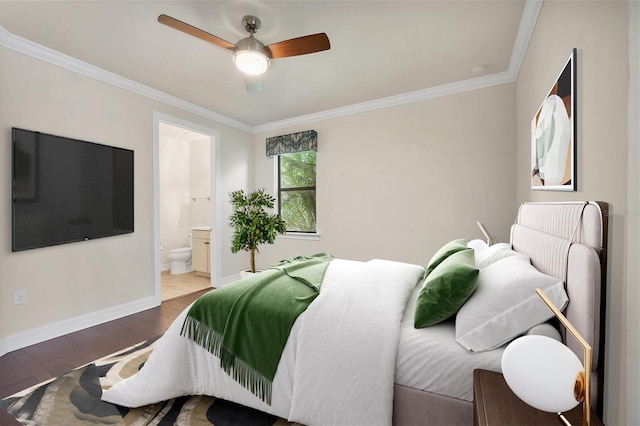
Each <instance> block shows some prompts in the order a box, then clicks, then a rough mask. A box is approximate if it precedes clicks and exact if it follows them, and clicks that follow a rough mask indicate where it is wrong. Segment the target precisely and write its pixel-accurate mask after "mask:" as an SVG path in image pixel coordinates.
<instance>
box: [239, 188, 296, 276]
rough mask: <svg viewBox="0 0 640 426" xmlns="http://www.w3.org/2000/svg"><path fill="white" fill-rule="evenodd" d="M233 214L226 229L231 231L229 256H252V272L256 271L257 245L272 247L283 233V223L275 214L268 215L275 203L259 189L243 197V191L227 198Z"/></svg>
mask: <svg viewBox="0 0 640 426" xmlns="http://www.w3.org/2000/svg"><path fill="white" fill-rule="evenodd" d="M229 198H230V201H231V205H232V206H233V213H232V214H231V216H229V226H231V227H232V228H234V233H233V237H232V240H231V252H232V253H237V252H239V251H240V250H244V251H248V252H250V253H251V272H255V271H256V260H255V253H256V251H257V252H259V250H258V246H259V245H260V244H273V243H274V242H275V241H276V236H277V235H278V234H282V233H284V232H286V227H285V222H284V220H282V218H281V217H280V216H278V215H277V214H273V213H269V210H271V209H273V206H274V204H275V201H276V199H275V198H274V197H273V196H272V195H270V194H267V193H266V192H265V189H264V188H263V189H259V190H258V191H254V192H252V193H251V194H246V193H245V192H244V191H243V190H242V189H240V190H237V191H233V192H231V193H230V194H229Z"/></svg>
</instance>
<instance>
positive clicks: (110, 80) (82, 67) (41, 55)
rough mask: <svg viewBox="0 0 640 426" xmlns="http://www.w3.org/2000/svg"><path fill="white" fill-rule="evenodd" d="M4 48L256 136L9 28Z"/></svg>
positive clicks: (1, 34) (2, 34) (0, 39)
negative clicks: (24, 36) (12, 32)
mask: <svg viewBox="0 0 640 426" xmlns="http://www.w3.org/2000/svg"><path fill="white" fill-rule="evenodd" d="M0 45H2V46H4V47H6V48H8V49H12V50H15V51H17V52H20V53H24V54H25V55H28V56H31V57H34V58H36V59H40V60H42V61H45V62H49V63H51V64H54V65H57V66H60V67H63V68H66V69H68V70H70V71H74V72H77V73H78V74H82V75H85V76H87V77H91V78H93V79H95V80H98V81H102V82H104V83H107V84H110V85H112V86H115V87H118V88H121V89H124V90H127V91H129V92H133V93H136V94H138V95H141V96H144V97H146V98H149V99H152V100H154V101H158V102H162V103H164V104H166V105H170V106H173V107H176V108H180V109H182V110H184V111H188V112H191V113H193V114H196V115H198V116H200V117H204V118H208V119H210V120H214V121H217V122H218V123H221V124H224V125H227V126H229V127H233V128H236V129H239V130H243V131H245V132H250V133H251V132H253V127H252V126H251V125H249V124H246V123H243V122H241V121H238V120H235V119H233V118H231V117H227V116H226V115H223V114H220V113H217V112H215V111H211V110H210V109H207V108H203V107H201V106H198V105H195V104H192V103H191V102H187V101H185V100H184V99H180V98H177V97H175V96H172V95H169V94H167V93H164V92H161V91H160V90H156V89H154V88H151V87H149V86H145V85H144V84H140V83H138V82H136V81H133V80H130V79H128V78H125V77H122V76H121V75H118V74H115V73H112V72H110V71H107V70H104V69H102V68H99V67H97V66H95V65H91V64H88V63H86V62H83V61H81V60H79V59H76V58H73V57H71V56H68V55H65V54H64V53H60V52H58V51H56V50H53V49H50V48H48V47H45V46H42V45H40V44H38V43H34V42H33V41H30V40H27V39H25V38H22V37H19V36H16V35H14V34H11V33H10V32H9V31H7V30H6V29H5V28H3V27H2V26H0Z"/></svg>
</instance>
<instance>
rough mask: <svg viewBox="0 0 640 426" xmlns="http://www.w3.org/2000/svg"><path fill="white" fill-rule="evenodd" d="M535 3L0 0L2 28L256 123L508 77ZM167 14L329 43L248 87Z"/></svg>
mask: <svg viewBox="0 0 640 426" xmlns="http://www.w3.org/2000/svg"><path fill="white" fill-rule="evenodd" d="M534 1H535V0H529V1H528V2H526V1H525V0H502V1H496V0H470V1H451V0H449V1H434V0H430V1H415V0H414V1H396V0H388V1H364V0H363V1H337V0H336V1H307V0H297V1H43V2H39V1H6V0H0V26H1V27H3V28H4V30H5V33H7V32H8V33H9V34H11V35H12V36H16V37H21V38H25V39H27V40H29V41H31V42H34V43H37V44H40V45H43V46H45V47H47V48H50V49H53V50H55V51H57V52H60V53H63V54H65V55H69V56H71V57H72V58H75V59H78V60H80V61H83V62H86V63H88V64H91V65H94V66H96V67H99V68H101V69H103V70H106V71H109V72H112V73H115V74H117V75H119V76H122V77H125V78H126V79H130V80H133V81H135V82H137V83H140V84H142V85H145V86H148V87H150V88H153V89H156V90H158V91H161V92H164V93H166V94H169V95H172V96H175V97H177V98H180V99H183V100H185V101H187V102H189V103H191V104H194V105H197V106H199V107H202V108H206V109H207V110H210V111H214V112H215V113H218V114H222V115H224V116H226V117H230V118H231V119H234V120H237V121H239V122H242V123H245V124H247V125H249V126H250V127H255V126H258V127H259V126H265V125H267V124H268V123H274V122H281V121H283V120H291V119H292V118H295V117H301V116H306V115H309V114H318V113H322V112H326V111H331V110H335V109H340V108H348V107H350V106H354V105H366V103H371V102H379V101H380V100H381V99H383V100H384V99H391V98H389V97H396V98H397V97H398V96H399V97H401V98H402V97H406V98H407V99H410V98H411V96H414V97H415V96H416V93H417V94H418V95H419V94H420V93H422V92H424V91H425V90H432V89H434V88H441V87H448V86H447V85H451V84H453V85H455V84H457V83H459V82H467V83H468V82H469V81H470V82H473V81H475V80H478V81H479V82H482V81H484V80H486V79H487V78H488V77H487V75H489V76H490V75H507V74H508V75H510V76H511V77H509V78H514V74H515V73H517V69H514V64H515V66H516V67H519V63H517V60H518V55H520V56H521V55H522V54H523V53H524V49H526V43H527V42H528V37H529V35H530V32H531V31H532V29H533V25H534V24H535V18H536V16H537V12H536V13H535V14H532V13H531V12H530V9H531V3H532V2H534ZM536 3H539V2H536ZM538 7H539V6H538ZM538 10H539V9H538ZM163 13H164V14H167V15H170V16H172V17H174V18H177V19H180V20H182V21H185V22H188V23H190V24H191V25H194V26H196V27H198V28H201V29H203V30H205V31H208V32H210V33H212V34H215V35H217V36H219V37H221V38H223V39H225V40H227V41H230V42H232V43H236V42H237V41H239V40H240V39H241V38H243V37H245V36H246V35H247V33H246V32H245V31H244V29H243V28H242V25H241V21H242V17H243V16H244V15H247V14H253V15H255V16H258V17H259V18H260V19H261V21H262V28H261V29H260V31H258V33H257V34H256V37H257V38H258V39H259V40H261V41H262V42H263V43H264V44H267V45H268V44H271V43H274V42H277V41H281V40H286V39H289V38H294V37H298V36H302V35H307V34H313V33H317V32H325V33H327V35H328V36H329V39H330V42H331V49H330V50H328V51H325V52H320V53H314V54H310V55H304V56H297V57H291V58H282V59H276V60H273V61H272V62H271V67H270V69H269V70H268V71H267V73H266V74H265V76H264V77H263V89H262V91H260V92H255V93H248V92H247V91H246V88H245V82H244V77H243V76H242V74H241V73H240V72H239V71H238V70H237V69H236V68H235V66H234V64H233V61H232V58H231V52H230V51H228V50H224V49H222V48H220V47H218V46H215V45H212V44H209V43H207V42H204V41H202V40H200V39H197V38H194V37H192V36H189V35H187V34H184V33H182V32H179V31H176V30H174V29H172V28H169V27H167V26H164V25H162V24H159V23H158V22H157V17H158V15H160V14H163ZM514 59H515V61H514ZM475 66H484V67H486V74H487V75H485V76H484V77H480V78H478V75H474V74H473V73H472V68H473V67H475ZM470 79H472V80H470ZM483 79H484V80H483ZM482 84H485V85H486V83H482ZM421 91H422V92H421ZM363 103H364V104H363Z"/></svg>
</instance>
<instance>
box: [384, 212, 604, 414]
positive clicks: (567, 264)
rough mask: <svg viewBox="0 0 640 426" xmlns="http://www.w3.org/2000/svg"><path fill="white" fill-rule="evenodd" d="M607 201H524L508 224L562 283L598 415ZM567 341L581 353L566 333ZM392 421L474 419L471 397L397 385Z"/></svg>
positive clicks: (515, 241) (516, 244) (524, 249)
mask: <svg viewBox="0 0 640 426" xmlns="http://www.w3.org/2000/svg"><path fill="white" fill-rule="evenodd" d="M607 219H608V204H607V203H604V202H600V201H583V202H561V203H524V204H522V205H521V206H520V209H519V211H518V216H517V219H516V222H515V224H514V225H513V226H512V227H511V246H512V247H513V249H514V250H516V251H518V252H521V253H523V254H526V255H527V256H529V257H530V258H531V263H532V264H533V266H535V267H536V268H537V269H538V270H539V271H541V272H543V273H545V274H547V275H551V276H553V277H556V278H558V279H561V280H563V281H564V282H565V283H566V288H567V294H568V295H569V305H568V306H567V309H566V311H565V316H566V317H567V319H568V320H569V321H570V322H571V323H572V324H573V325H574V326H575V327H576V329H577V330H578V332H579V333H580V334H581V335H582V337H584V338H585V339H586V341H587V342H589V344H590V345H591V347H592V349H593V352H592V357H593V359H592V381H591V404H592V407H593V408H594V409H595V410H596V412H597V413H598V415H599V416H600V417H601V416H602V410H603V395H604V392H603V387H604V350H603V349H604V319H605V312H604V308H605V305H606V303H605V294H606V291H605V290H606V287H605V283H606V275H607V239H608V220H607ZM565 343H566V345H567V346H568V347H569V348H570V349H571V350H572V351H574V352H575V353H576V355H578V357H579V358H580V360H582V359H583V356H584V355H583V349H582V347H581V346H580V345H579V344H578V343H577V342H575V341H574V340H573V339H572V338H571V336H570V335H569V339H567V340H566V341H565ZM394 391H395V392H394V404H393V424H394V425H420V424H425V425H440V424H448V425H453V424H459V425H471V424H473V403H471V402H468V401H462V400H459V399H455V398H450V397H446V396H442V395H437V394H433V393H430V392H425V391H422V390H418V389H413V388H408V387H405V386H400V385H395V389H394Z"/></svg>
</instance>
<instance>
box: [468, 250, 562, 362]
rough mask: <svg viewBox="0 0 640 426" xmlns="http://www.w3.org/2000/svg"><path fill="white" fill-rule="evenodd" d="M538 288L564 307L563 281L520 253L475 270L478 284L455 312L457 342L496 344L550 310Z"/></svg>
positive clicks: (481, 347)
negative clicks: (548, 273) (534, 265)
mask: <svg viewBox="0 0 640 426" xmlns="http://www.w3.org/2000/svg"><path fill="white" fill-rule="evenodd" d="M536 288H541V289H542V290H543V291H544V292H545V294H546V295H547V296H549V298H550V299H551V301H552V302H553V303H554V304H555V305H556V306H557V307H558V309H560V310H563V309H564V308H565V307H566V305H567V303H568V302H569V298H568V297H567V293H566V292H565V290H564V283H563V282H562V281H560V280H558V279H557V278H553V277H550V276H548V275H545V274H543V273H542V272H540V271H538V270H537V269H535V268H534V267H533V266H531V264H530V263H529V262H528V261H527V260H525V259H524V258H523V257H522V256H511V257H507V258H505V259H502V260H499V261H497V262H495V263H493V264H491V265H489V266H487V267H486V268H484V269H481V270H480V273H479V274H478V287H477V288H476V291H475V292H474V293H473V295H472V296H471V297H470V298H469V300H467V302H466V303H465V304H464V305H463V306H462V307H461V308H460V310H459V311H458V314H457V316H456V325H455V328H456V342H458V343H459V344H460V345H461V346H462V347H463V348H465V349H466V350H468V351H471V352H484V351H488V350H491V349H495V348H498V347H500V346H502V345H504V344H505V343H507V342H509V341H511V340H513V339H514V338H516V337H518V336H520V335H521V334H522V333H524V332H526V331H527V330H529V329H530V328H531V327H533V326H535V325H538V324H542V323H543V322H545V321H547V320H548V319H550V318H552V317H553V316H554V315H553V312H551V310H550V309H549V308H548V307H547V305H545V303H544V302H543V301H542V299H540V296H538V295H537V294H536V292H535V289H536Z"/></svg>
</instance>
